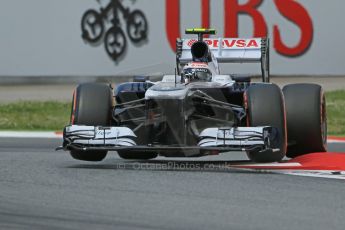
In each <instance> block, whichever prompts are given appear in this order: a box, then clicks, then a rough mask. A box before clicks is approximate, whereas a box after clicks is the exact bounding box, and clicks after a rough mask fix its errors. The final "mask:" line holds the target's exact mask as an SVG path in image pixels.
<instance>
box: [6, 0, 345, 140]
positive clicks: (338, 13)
mask: <svg viewBox="0 0 345 230" xmlns="http://www.w3.org/2000/svg"><path fill="white" fill-rule="evenodd" d="M344 7H345V2H344V1H341V0H332V1H323V0H314V1H310V0H300V1H286V0H73V1H71V0H59V1H55V0H30V1H25V0H2V1H1V2H0V15H1V19H2V20H0V28H1V31H2V33H1V37H0V84H1V86H0V104H1V106H0V129H3V130H7V129H18V130H23V129H24V130H26V129H30V130H31V129H34V130H36V129H39V130H60V129H61V127H63V125H64V124H66V123H68V120H69V118H68V117H69V112H70V111H69V110H70V108H69V106H70V100H71V98H72V93H73V89H74V88H75V86H76V85H77V84H78V83H81V82H88V81H106V82H111V83H113V84H118V83H119V82H123V81H130V80H131V79H132V76H133V75H146V76H151V77H152V78H159V77H160V76H162V75H163V74H165V73H173V72H174V67H175V52H174V50H175V40H176V38H177V37H180V36H183V37H185V36H184V29H185V28H190V27H211V28H215V29H216V30H217V35H216V37H223V36H226V37H244V38H246V37H266V36H268V37H269V38H270V41H271V44H270V49H271V74H272V82H275V83H277V84H279V85H280V86H283V85H285V84H288V83H293V82H296V83H297V82H315V83H318V84H321V85H322V86H323V87H324V89H325V90H326V91H327V92H330V93H329V94H330V95H329V96H328V98H329V99H328V100H329V106H332V105H333V106H334V108H331V107H330V108H329V111H331V110H332V109H334V110H337V111H336V114H339V117H342V116H343V114H342V111H343V108H344V101H343V100H342V94H343V91H342V90H343V89H345V78H344V76H345V65H344V64H343V62H344V60H345V52H344V50H345V43H344V42H343V41H342V38H343V37H345V36H344V35H345V31H344V30H343V29H342V20H341V18H342V16H343V8H344ZM137 24H139V25H141V26H140V31H139V32H138V31H135V25H137ZM221 70H222V72H223V73H224V74H226V73H249V74H259V73H260V66H259V65H256V64H254V65H251V64H250V65H240V64H236V65H235V64H234V65H227V66H221ZM336 90H337V92H336V93H337V94H336V96H334V95H333V94H332V95H331V92H332V93H335V92H334V91H336ZM332 98H337V100H339V101H340V102H337V103H336V104H334V100H335V99H334V100H333V99H332ZM339 98H340V99H339ZM331 100H332V101H331ZM342 103H343V104H342ZM331 113H332V114H333V112H331ZM9 114H11V115H9ZM14 117H15V119H14ZM329 117H330V116H329ZM339 119H340V118H339ZM339 119H338V120H337V122H338V123H337V124H338V125H337V124H336V123H334V124H335V125H334V126H335V127H343V126H345V124H344V125H339ZM20 120H22V121H20ZM44 122H47V124H45V125H44V124H43V123H44ZM330 122H331V123H332V122H333V121H330ZM332 132H333V129H332ZM342 132H344V133H345V131H343V130H342V129H341V130H339V131H334V132H333V133H334V134H340V133H342Z"/></svg>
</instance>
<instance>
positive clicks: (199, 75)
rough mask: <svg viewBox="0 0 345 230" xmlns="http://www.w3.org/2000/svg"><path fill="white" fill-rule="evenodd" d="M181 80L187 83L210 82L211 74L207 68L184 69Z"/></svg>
mask: <svg viewBox="0 0 345 230" xmlns="http://www.w3.org/2000/svg"><path fill="white" fill-rule="evenodd" d="M182 79H184V80H185V81H188V82H210V81H211V80H212V72H211V71H210V70H209V69H208V68H185V69H184V70H183V72H182Z"/></svg>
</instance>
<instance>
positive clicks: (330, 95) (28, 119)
mask: <svg viewBox="0 0 345 230" xmlns="http://www.w3.org/2000/svg"><path fill="white" fill-rule="evenodd" d="M326 100H327V117H328V133H329V135H336V136H345V91H333V92H327V93H326ZM70 111H71V104H70V103H67V102H54V101H49V102H33V101H22V102H15V103H10V104H0V130H54V131H61V130H62V129H63V127H64V126H65V125H67V124H68V123H69V116H70Z"/></svg>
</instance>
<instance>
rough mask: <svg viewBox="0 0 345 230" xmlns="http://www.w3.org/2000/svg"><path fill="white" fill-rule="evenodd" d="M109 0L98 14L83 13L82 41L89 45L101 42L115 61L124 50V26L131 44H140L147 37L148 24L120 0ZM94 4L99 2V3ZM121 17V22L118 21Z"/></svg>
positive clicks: (92, 11)
mask: <svg viewBox="0 0 345 230" xmlns="http://www.w3.org/2000/svg"><path fill="white" fill-rule="evenodd" d="M109 1H110V2H109V4H108V5H107V6H106V7H105V8H103V7H101V8H100V10H99V11H96V10H93V9H90V10H88V11H86V12H85V13H84V15H83V18H82V21H81V29H82V38H83V39H84V40H85V41H87V42H89V43H91V44H100V42H102V40H103V43H104V47H105V50H106V52H107V54H108V55H109V56H110V58H111V59H113V60H114V61H118V60H119V58H121V57H122V56H123V55H124V53H125V51H126V48H127V38H126V35H125V32H124V29H123V27H125V28H126V32H127V36H128V37H129V39H130V40H131V42H133V43H134V44H137V45H140V44H142V42H143V41H145V40H146V38H147V33H148V23H147V20H146V17H145V15H144V13H143V12H142V11H140V10H131V9H130V8H126V7H125V6H124V5H123V3H122V2H123V1H122V0H109ZM97 2H98V3H100V0H97ZM121 15H122V18H123V20H120V16H121ZM123 24H125V25H123Z"/></svg>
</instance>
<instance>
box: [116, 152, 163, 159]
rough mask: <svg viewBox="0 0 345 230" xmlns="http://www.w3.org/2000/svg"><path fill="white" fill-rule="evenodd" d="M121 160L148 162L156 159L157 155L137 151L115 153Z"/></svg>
mask: <svg viewBox="0 0 345 230" xmlns="http://www.w3.org/2000/svg"><path fill="white" fill-rule="evenodd" d="M117 153H118V154H119V156H120V157H121V158H122V159H126V160H149V159H153V158H156V157H157V156H158V154H157V153H153V152H148V153H145V152H138V151H118V152H117Z"/></svg>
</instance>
